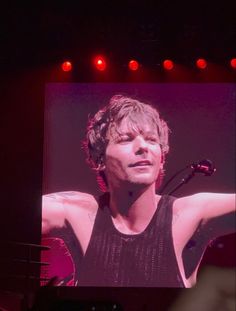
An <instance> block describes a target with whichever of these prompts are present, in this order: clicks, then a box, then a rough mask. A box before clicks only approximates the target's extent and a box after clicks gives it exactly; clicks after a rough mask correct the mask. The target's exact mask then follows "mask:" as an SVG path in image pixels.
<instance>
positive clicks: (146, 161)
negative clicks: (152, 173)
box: [129, 160, 152, 167]
mask: <svg viewBox="0 0 236 311" xmlns="http://www.w3.org/2000/svg"><path fill="white" fill-rule="evenodd" d="M150 165H152V164H151V162H150V161H148V160H142V161H138V162H135V163H132V164H130V165H129V167H136V166H150Z"/></svg>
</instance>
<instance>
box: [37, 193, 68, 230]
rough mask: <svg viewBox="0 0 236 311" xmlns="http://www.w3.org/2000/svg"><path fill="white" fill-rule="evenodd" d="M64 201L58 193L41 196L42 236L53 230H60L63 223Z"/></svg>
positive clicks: (64, 214) (64, 215)
mask: <svg viewBox="0 0 236 311" xmlns="http://www.w3.org/2000/svg"><path fill="white" fill-rule="evenodd" d="M65 217H66V212H65V206H64V199H63V196H62V195H60V193H52V194H47V195H43V198H42V234H46V233H48V232H49V231H50V230H52V229H54V228H62V227H63V226H64V223H65Z"/></svg>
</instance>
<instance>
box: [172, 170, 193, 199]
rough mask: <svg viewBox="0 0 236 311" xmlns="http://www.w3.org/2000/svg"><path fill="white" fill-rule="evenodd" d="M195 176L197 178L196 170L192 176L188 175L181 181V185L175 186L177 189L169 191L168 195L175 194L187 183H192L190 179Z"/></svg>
mask: <svg viewBox="0 0 236 311" xmlns="http://www.w3.org/2000/svg"><path fill="white" fill-rule="evenodd" d="M194 176H195V172H194V170H193V171H192V172H191V173H190V174H188V175H186V176H185V177H184V178H183V179H182V180H181V181H180V183H179V184H178V185H177V186H175V188H174V189H173V190H171V191H169V192H168V193H167V194H168V195H171V194H173V193H174V192H175V191H176V190H178V189H179V188H180V187H181V186H182V185H183V184H187V183H188V182H189V181H190V179H192V178H193V177H194Z"/></svg>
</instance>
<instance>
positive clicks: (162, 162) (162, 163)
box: [160, 153, 165, 169]
mask: <svg viewBox="0 0 236 311" xmlns="http://www.w3.org/2000/svg"><path fill="white" fill-rule="evenodd" d="M164 163H165V156H164V155H163V153H162V154H161V162H160V167H161V168H162V169H163V167H164Z"/></svg>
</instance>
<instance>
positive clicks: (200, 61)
mask: <svg viewBox="0 0 236 311" xmlns="http://www.w3.org/2000/svg"><path fill="white" fill-rule="evenodd" d="M196 66H197V67H198V68H199V69H205V68H206V67H207V62H206V60H205V59H204V58H199V59H198V60H197V61H196Z"/></svg>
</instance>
